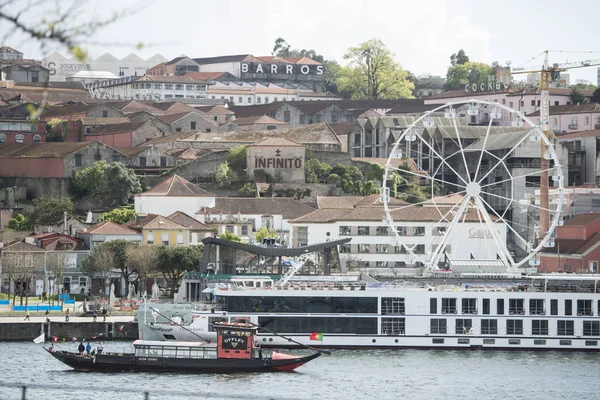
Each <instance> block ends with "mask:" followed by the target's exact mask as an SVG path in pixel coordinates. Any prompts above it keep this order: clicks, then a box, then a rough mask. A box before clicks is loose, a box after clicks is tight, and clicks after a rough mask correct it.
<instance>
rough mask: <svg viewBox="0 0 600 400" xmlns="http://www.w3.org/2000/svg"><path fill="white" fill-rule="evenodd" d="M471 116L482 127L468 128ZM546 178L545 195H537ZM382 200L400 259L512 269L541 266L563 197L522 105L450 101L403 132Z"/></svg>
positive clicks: (547, 143) (551, 160) (545, 146)
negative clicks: (518, 108)
mask: <svg viewBox="0 0 600 400" xmlns="http://www.w3.org/2000/svg"><path fill="white" fill-rule="evenodd" d="M478 118H479V119H480V120H483V123H482V125H480V126H471V125H470V123H471V121H475V120H477V119H478ZM500 125H502V126H500ZM543 182H549V189H548V190H547V191H546V193H549V197H548V201H542V200H540V198H542V197H543V196H542V191H543V189H542V184H543ZM381 201H382V202H383V203H384V212H385V217H384V222H385V223H386V224H387V225H388V226H389V227H391V232H392V235H393V238H392V245H394V248H395V252H396V253H402V254H404V256H403V257H404V259H405V260H406V264H407V265H412V266H424V267H425V268H426V269H428V270H430V271H434V270H438V269H440V268H442V269H448V268H452V266H454V265H461V264H462V265H468V264H470V265H474V264H477V265H481V266H496V267H498V266H500V267H505V268H506V269H507V270H509V271H515V270H516V268H518V267H521V266H526V264H527V263H528V264H529V265H532V266H533V265H539V259H538V257H537V256H536V254H537V253H538V252H539V251H540V250H541V249H542V248H544V247H553V246H554V238H555V233H554V232H555V229H556V226H558V225H562V218H561V212H562V209H563V205H564V202H565V200H564V193H563V176H562V167H561V165H560V162H559V157H558V154H557V152H556V149H555V148H554V145H553V143H552V142H551V140H549V139H548V138H547V137H546V135H545V134H544V133H543V132H542V130H541V129H540V127H539V126H538V124H537V123H535V122H534V121H532V120H531V119H529V118H527V117H526V116H525V115H523V114H522V113H520V112H519V111H516V110H513V109H511V108H509V107H506V106H505V105H502V104H499V103H496V102H489V101H482V100H468V101H460V102H452V103H447V104H445V105H443V106H440V107H438V108H435V109H433V110H431V111H429V112H427V113H425V114H424V115H423V116H421V117H419V118H418V119H416V120H415V121H414V122H413V123H411V124H410V125H408V126H407V127H406V128H404V129H402V131H401V133H400V135H399V136H398V138H397V140H396V141H395V143H394V145H393V147H392V150H391V153H390V156H389V158H388V160H387V164H386V168H385V173H384V178H383V187H382V189H381ZM541 221H547V222H546V225H542V228H540V224H541V223H543V222H541ZM546 228H547V229H546ZM388 231H389V230H388Z"/></svg>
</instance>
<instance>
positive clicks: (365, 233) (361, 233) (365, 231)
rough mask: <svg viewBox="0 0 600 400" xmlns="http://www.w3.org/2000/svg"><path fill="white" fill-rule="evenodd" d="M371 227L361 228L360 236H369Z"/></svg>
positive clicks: (359, 229) (359, 230)
mask: <svg viewBox="0 0 600 400" xmlns="http://www.w3.org/2000/svg"><path fill="white" fill-rule="evenodd" d="M369 231H370V230H369V227H368V226H359V227H358V236H368V235H369Z"/></svg>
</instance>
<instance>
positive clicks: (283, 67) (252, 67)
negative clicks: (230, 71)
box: [241, 63, 325, 75]
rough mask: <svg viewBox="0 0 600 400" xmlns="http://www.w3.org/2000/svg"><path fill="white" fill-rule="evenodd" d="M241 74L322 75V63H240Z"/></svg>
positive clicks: (323, 69) (323, 68) (323, 67)
mask: <svg viewBox="0 0 600 400" xmlns="http://www.w3.org/2000/svg"><path fill="white" fill-rule="evenodd" d="M241 68H242V69H241V72H242V74H269V75H271V74H279V75H323V73H324V72H325V66H324V65H306V64H302V65H297V64H263V63H242V64H241Z"/></svg>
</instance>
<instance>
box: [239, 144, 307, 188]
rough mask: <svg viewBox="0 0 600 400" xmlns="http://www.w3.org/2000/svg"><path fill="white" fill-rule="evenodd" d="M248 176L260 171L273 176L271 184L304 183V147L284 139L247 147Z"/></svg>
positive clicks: (252, 177)
mask: <svg viewBox="0 0 600 400" xmlns="http://www.w3.org/2000/svg"><path fill="white" fill-rule="evenodd" d="M246 160H247V161H246V163H247V166H248V176H249V177H250V179H254V178H255V174H256V172H257V171H258V170H260V171H261V173H263V174H267V176H271V177H272V178H271V180H270V181H271V182H287V183H293V182H296V183H304V164H305V162H306V156H305V149H304V146H302V145H300V144H298V143H294V142H292V141H290V140H288V139H284V138H275V137H273V138H269V139H265V140H263V141H261V142H259V143H256V144H252V145H250V146H248V147H247V152H246Z"/></svg>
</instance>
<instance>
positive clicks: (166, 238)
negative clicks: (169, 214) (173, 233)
mask: <svg viewBox="0 0 600 400" xmlns="http://www.w3.org/2000/svg"><path fill="white" fill-rule="evenodd" d="M160 241H161V243H162V244H164V245H165V246H168V245H169V234H168V233H163V234H162V235H161V238H160Z"/></svg>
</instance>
